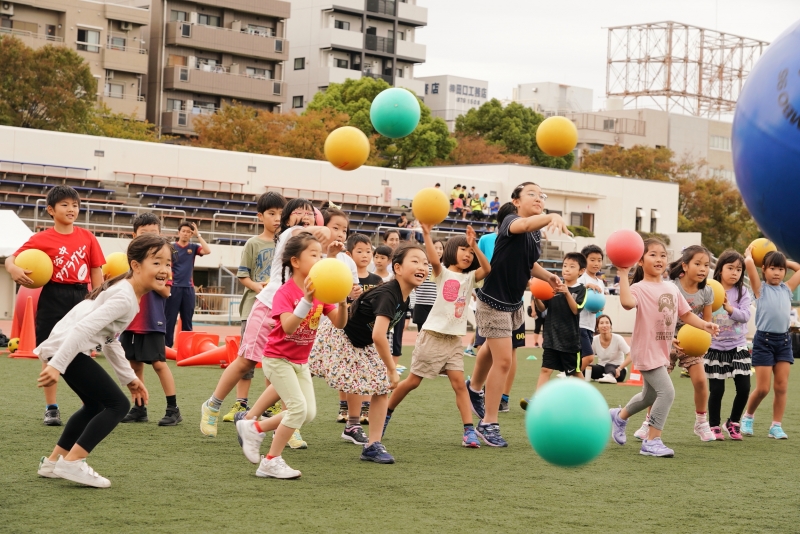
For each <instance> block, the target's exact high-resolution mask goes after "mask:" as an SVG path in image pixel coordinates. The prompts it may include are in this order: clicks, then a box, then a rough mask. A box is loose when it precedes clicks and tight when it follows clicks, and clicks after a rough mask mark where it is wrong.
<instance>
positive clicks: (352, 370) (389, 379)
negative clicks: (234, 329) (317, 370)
mask: <svg viewBox="0 0 800 534" xmlns="http://www.w3.org/2000/svg"><path fill="white" fill-rule="evenodd" d="M392 266H393V270H394V275H395V278H394V280H392V281H390V282H387V283H385V284H381V285H379V286H378V287H376V288H375V289H372V290H371V291H368V292H366V293H364V294H363V295H361V296H360V297H359V298H358V300H356V301H355V302H354V303H353V305H352V306H351V309H350V318H349V320H348V321H347V326H346V327H345V328H344V330H334V331H333V335H331V336H330V338H329V339H330V347H331V348H330V353H331V361H330V363H329V365H328V367H327V373H326V376H325V380H326V381H327V382H328V385H329V386H331V387H332V388H334V389H335V390H337V391H344V392H345V393H354V394H356V395H370V396H371V397H372V398H371V401H370V408H369V418H370V420H372V421H385V420H386V407H387V404H388V394H389V391H391V390H393V389H395V388H396V387H397V383H398V375H397V369H396V368H395V363H394V359H393V358H392V355H391V352H390V350H389V340H388V339H387V338H386V332H388V330H389V328H391V327H392V326H394V325H395V324H397V323H398V322H400V321H402V320H403V319H404V318H405V314H406V311H407V310H408V298H409V295H410V294H411V291H412V290H413V289H414V288H416V287H418V286H419V285H420V284H422V282H424V281H425V277H426V276H427V274H428V260H427V258H426V257H425V253H424V252H423V251H422V249H420V248H419V247H418V246H416V245H407V246H404V247H398V249H397V250H396V251H395V253H394V256H393V257H392ZM382 430H383V427H382V425H380V424H378V425H372V426H371V427H370V431H369V438H368V440H369V441H368V444H367V445H365V446H364V449H363V452H362V453H361V459H362V460H366V461H371V462H377V463H382V464H391V463H394V458H393V457H392V455H391V454H389V453H388V452H387V451H386V448H385V447H384V446H383V445H382V444H381V442H380V440H381V434H382Z"/></svg>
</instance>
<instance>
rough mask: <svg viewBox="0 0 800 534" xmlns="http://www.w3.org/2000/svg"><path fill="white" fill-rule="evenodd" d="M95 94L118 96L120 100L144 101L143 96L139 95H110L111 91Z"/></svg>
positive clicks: (105, 96) (108, 96)
mask: <svg viewBox="0 0 800 534" xmlns="http://www.w3.org/2000/svg"><path fill="white" fill-rule="evenodd" d="M97 96H102V97H103V98H119V99H120V100H135V101H137V102H144V97H143V96H140V95H126V94H122V95H112V94H111V93H108V92H105V93H97Z"/></svg>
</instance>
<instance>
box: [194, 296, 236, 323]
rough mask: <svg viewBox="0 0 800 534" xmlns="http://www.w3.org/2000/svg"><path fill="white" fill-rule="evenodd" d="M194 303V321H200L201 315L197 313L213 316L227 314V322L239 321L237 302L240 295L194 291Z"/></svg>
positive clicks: (217, 316) (220, 316)
mask: <svg viewBox="0 0 800 534" xmlns="http://www.w3.org/2000/svg"><path fill="white" fill-rule="evenodd" d="M195 297H196V304H195V308H194V312H195V314H196V315H195V321H197V322H202V320H203V318H202V317H197V315H211V316H213V317H215V318H222V317H224V316H225V315H227V316H228V324H229V325H230V324H233V323H234V322H239V321H240V318H239V303H240V302H241V300H242V296H241V295H234V294H230V293H196V294H195Z"/></svg>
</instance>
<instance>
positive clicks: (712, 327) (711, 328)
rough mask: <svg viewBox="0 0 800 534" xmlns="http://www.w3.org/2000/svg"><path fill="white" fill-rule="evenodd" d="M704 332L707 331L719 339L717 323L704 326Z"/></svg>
mask: <svg viewBox="0 0 800 534" xmlns="http://www.w3.org/2000/svg"><path fill="white" fill-rule="evenodd" d="M703 330H705V331H706V332H708V333H709V334H711V335H712V336H714V337H717V335H718V334H719V325H718V324H716V323H706V324H705V325H704V326H703Z"/></svg>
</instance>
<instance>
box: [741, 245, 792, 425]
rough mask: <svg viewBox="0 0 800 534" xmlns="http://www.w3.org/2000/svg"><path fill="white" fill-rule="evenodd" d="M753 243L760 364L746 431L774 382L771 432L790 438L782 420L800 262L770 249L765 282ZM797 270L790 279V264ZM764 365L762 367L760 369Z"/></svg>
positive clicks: (756, 358) (756, 360) (751, 273)
mask: <svg viewBox="0 0 800 534" xmlns="http://www.w3.org/2000/svg"><path fill="white" fill-rule="evenodd" d="M751 249H752V247H747V250H746V251H745V253H744V257H745V266H746V268H747V275H748V277H749V278H750V289H752V290H753V295H754V296H755V297H756V335H755V336H753V367H755V368H756V389H755V390H754V391H753V392H752V393H751V394H750V399H749V400H748V401H747V411H746V412H745V414H744V417H742V434H743V435H745V436H752V435H753V416H754V414H755V413H756V409H758V406H759V404H761V401H762V400H764V397H766V396H767V395H768V394H769V389H770V382H772V377H773V375H774V377H775V383H774V384H773V385H772V392H773V393H774V395H775V396H774V399H773V401H772V424H771V425H770V427H769V434H768V436H769V437H771V438H774V439H788V437H789V436H787V435H786V432H784V431H783V427H782V426H781V421H782V420H783V413H784V411H785V410H786V393H787V388H788V386H789V369H790V366H791V365H792V364H793V363H794V355H793V354H792V341H791V340H790V339H789V322H790V321H789V313H790V312H791V310H792V293H793V292H794V290H795V289H797V286H798V285H799V284H800V264H798V263H797V262H794V261H787V260H786V256H784V255H783V254H782V253H780V252H768V253H767V255H766V256H764V266H763V267H762V268H761V272H762V273H763V275H764V278H763V283H762V280H761V279H760V278H759V277H758V269H757V268H756V265H755V263H754V262H753V256H752V250H751ZM787 267H788V268H789V269H792V270H793V271H794V274H793V275H792V277H791V278H790V279H789V280H788V281H787V282H784V281H783V279H784V277H785V276H786V268H787ZM759 369H760V370H759Z"/></svg>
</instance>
